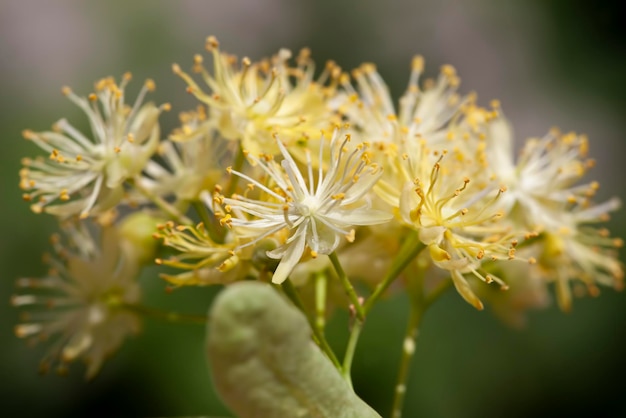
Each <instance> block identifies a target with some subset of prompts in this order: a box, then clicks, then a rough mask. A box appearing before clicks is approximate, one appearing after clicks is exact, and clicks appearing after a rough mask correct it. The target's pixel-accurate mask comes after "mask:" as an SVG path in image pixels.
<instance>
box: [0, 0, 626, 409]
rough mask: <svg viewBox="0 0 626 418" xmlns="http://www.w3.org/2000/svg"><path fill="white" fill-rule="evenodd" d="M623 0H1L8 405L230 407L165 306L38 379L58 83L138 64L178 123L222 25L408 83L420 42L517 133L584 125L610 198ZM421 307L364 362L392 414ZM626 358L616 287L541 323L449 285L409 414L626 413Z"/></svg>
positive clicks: (620, 172) (0, 342)
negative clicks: (43, 139)
mask: <svg viewBox="0 0 626 418" xmlns="http://www.w3.org/2000/svg"><path fill="white" fill-rule="evenodd" d="M620 6H621V4H620V2H618V1H604V2H602V3H601V4H596V3H594V2H589V1H585V0H570V1H566V0H562V1H543V0H529V1H517V2H502V1H497V0H443V1H435V0H433V1H427V2H425V1H409V0H405V1H385V2H383V1H372V0H360V1H353V0H350V1H343V2H337V1H331V0H323V1H312V0H311V1H300V2H295V1H289V0H265V1H256V0H232V1H230V2H217V1H211V2H210V1H201V0H179V1H161V0H149V1H148V0H135V1H123V0H108V1H106V2H85V1H80V0H51V1H41V0H38V1H37V0H0V57H1V58H0V92H1V95H0V130H1V134H2V143H3V144H4V148H3V149H2V152H0V159H1V162H2V164H0V184H1V186H0V191H2V203H1V206H0V210H1V211H2V212H1V215H2V216H1V217H0V222H1V223H2V224H1V229H0V230H1V231H2V234H1V235H0V263H1V265H0V271H1V272H2V280H1V281H0V296H1V298H2V299H3V300H4V301H5V302H4V303H0V350H2V352H1V356H0V358H1V359H2V361H0V405H1V407H2V411H3V415H4V416H46V417H56V416H59V417H114V416H133V417H146V416H185V415H215V416H228V415H229V414H228V412H227V411H226V409H225V408H224V406H223V405H221V404H220V402H219V401H218V400H217V398H216V396H215V394H214V392H213V390H212V387H211V382H210V378H209V374H208V370H207V367H206V361H205V359H204V354H203V351H204V350H203V340H204V329H203V327H202V326H197V325H178V326H174V325H170V324H161V323H156V322H153V321H150V320H148V321H147V322H146V324H145V329H144V333H143V334H142V335H141V336H140V337H138V338H135V339H132V340H130V341H129V342H128V343H127V344H126V345H125V346H124V347H123V349H122V350H121V351H120V352H118V353H117V354H116V355H115V356H114V357H113V358H112V359H111V360H110V361H109V362H108V363H107V364H105V367H104V369H103V371H102V373H101V374H100V375H99V376H98V377H97V378H96V379H95V380H94V381H92V382H90V383H85V382H84V381H83V373H84V368H83V367H82V366H81V365H75V366H73V367H72V369H71V372H70V374H69V376H67V377H64V378H62V377H58V376H55V375H49V376H44V377H40V376H38V374H37V365H38V361H39V358H40V357H41V356H42V354H43V352H44V351H45V344H44V345H40V346H37V347H34V348H30V347H26V345H25V344H24V342H23V341H19V340H18V339H17V338H15V337H14V336H13V334H12V327H13V325H14V324H15V323H16V321H17V313H16V312H15V310H14V309H12V308H10V307H9V306H8V300H9V298H10V295H11V294H12V293H13V291H14V288H13V281H14V279H15V278H17V277H21V276H38V275H41V274H42V273H43V272H44V267H43V266H42V265H41V263H40V257H41V254H42V253H43V252H44V251H45V250H47V237H48V236H49V234H50V233H51V232H53V231H54V230H55V228H56V225H55V222H54V220H53V219H52V218H50V217H47V216H37V215H34V214H32V213H30V212H29V210H28V207H27V204H25V203H24V202H22V201H21V198H20V195H21V193H20V191H19V189H18V187H17V183H18V175H17V172H18V170H19V167H20V164H19V160H20V158H21V157H23V156H27V155H35V154H36V152H37V149H36V147H34V146H32V145H31V144H28V143H26V142H25V141H23V140H22V139H21V135H20V132H21V131H22V130H23V129H24V128H30V129H33V130H42V129H46V128H48V127H49V125H50V124H51V123H52V122H54V121H55V120H57V119H59V118H60V117H68V118H70V119H71V120H76V118H80V114H79V111H78V110H77V108H75V107H74V106H73V105H71V104H70V103H69V102H68V101H67V100H65V99H64V98H63V97H62V96H61V94H60V87H61V86H63V85H70V86H72V87H73V88H74V89H75V90H76V91H77V92H80V93H86V92H88V91H90V89H91V86H92V82H93V81H94V80H95V79H96V78H99V77H101V76H105V75H115V76H119V75H121V74H122V73H123V72H125V71H127V70H130V71H132V72H133V74H134V76H135V80H136V81H135V88H136V89H138V88H139V85H140V81H139V80H143V79H144V78H147V77H151V78H154V79H155V80H156V82H157V91H156V93H155V94H153V95H152V98H153V99H154V100H156V101H157V102H158V103H162V102H165V101H169V102H171V103H172V104H173V106H174V111H173V112H170V114H167V115H165V118H164V131H165V132H169V130H171V129H172V128H173V127H174V126H175V123H176V114H177V112H178V111H181V110H186V109H188V108H191V107H193V106H194V101H193V100H192V99H191V98H190V97H189V96H188V95H187V94H186V93H185V92H184V85H183V83H182V81H180V80H179V79H177V78H176V77H175V76H173V75H172V74H171V70H170V66H171V63H172V62H178V63H180V64H181V65H182V66H183V67H189V66H190V64H191V58H192V56H193V54H194V53H196V52H202V48H203V43H204V38H205V37H206V36H207V35H209V34H214V35H216V36H218V37H219V39H220V41H221V43H222V46H223V49H224V50H227V51H229V52H232V53H235V54H238V55H240V56H243V55H249V56H250V57H252V58H258V57H261V56H265V55H268V54H271V53H273V52H275V51H276V50H277V49H278V48H281V47H287V48H290V49H292V50H298V49H299V48H300V47H303V46H309V47H311V48H312V49H313V56H314V58H316V60H317V62H319V63H320V65H321V64H322V63H323V62H324V61H325V60H327V59H334V60H335V61H337V62H338V63H339V65H341V66H342V67H343V68H346V69H350V68H353V67H355V66H357V65H358V64H360V63H361V62H363V61H372V62H375V63H376V64H377V65H378V68H379V71H380V72H381V74H382V75H383V77H384V78H385V79H386V80H387V81H388V83H389V84H390V86H391V89H392V91H393V92H394V93H395V94H396V97H397V95H399V94H400V93H401V92H402V90H403V88H404V87H405V85H406V83H407V80H408V71H409V63H410V59H411V57H412V56H413V54H415V53H420V54H423V55H424V56H425V58H426V63H427V72H428V73H429V74H431V75H434V74H436V71H437V69H438V67H439V66H440V65H441V64H444V63H451V64H453V65H455V66H456V67H457V69H458V72H459V74H460V75H461V78H462V80H463V84H462V90H463V91H465V92H468V91H471V90H476V91H477V92H478V93H479V98H480V102H481V103H482V104H486V103H488V101H489V100H490V99H492V98H498V99H500V100H501V101H502V104H503V108H504V111H505V113H506V114H507V116H508V117H509V118H510V119H511V121H512V122H513V124H514V126H515V129H516V136H517V138H518V140H521V139H524V138H526V137H527V136H534V135H537V136H539V135H543V134H544V133H545V132H546V131H547V130H548V129H549V128H550V127H551V126H553V125H558V126H560V127H562V128H563V129H564V130H570V129H572V130H576V131H579V132H585V133H587V134H588V135H589V137H590V138H591V154H592V156H594V157H595V158H596V159H597V160H598V161H599V164H598V167H597V168H596V169H595V170H594V171H593V172H592V174H591V177H593V178H594V179H598V180H600V182H601V184H602V189H601V191H600V196H599V197H600V198H606V197H609V196H611V195H615V194H617V195H619V196H620V197H621V198H622V200H624V198H625V197H626V193H625V192H624V187H623V182H624V162H623V159H624V156H625V153H624V151H625V148H624V134H623V133H624V128H626V121H625V118H624V114H625V111H626V83H625V82H624V70H625V69H626V54H624V51H625V50H626V48H625V47H626V29H625V27H624V25H623V22H624V21H625V18H626V16H624V12H623V11H622V8H621V7H620ZM131 86H132V85H131ZM131 89H132V87H131ZM625 220H626V217H625V216H624V212H623V211H622V212H620V213H618V214H617V215H616V216H614V218H613V220H612V221H611V227H612V230H613V232H614V234H615V235H620V236H622V237H624V236H626V223H625ZM141 280H143V281H144V283H145V284H146V300H147V302H148V303H150V304H154V305H161V306H171V307H176V306H183V307H184V309H185V310H186V311H188V312H204V311H205V310H206V309H207V307H208V305H209V302H210V300H211V298H212V295H213V291H212V290H211V289H184V290H180V291H177V292H174V293H173V294H172V295H167V294H166V293H165V292H164V290H163V289H164V283H162V282H161V281H160V280H159V279H158V278H157V277H156V272H155V270H152V271H148V272H146V274H145V275H144V276H143V277H142V278H141ZM406 308H407V306H406V301H405V300H404V299H403V298H402V297H396V298H393V299H390V300H387V301H385V302H384V303H382V304H381V306H380V307H379V308H378V309H376V311H375V312H374V315H373V316H372V317H371V319H369V320H368V323H367V326H366V328H365V331H364V334H363V338H362V341H361V344H360V346H359V348H358V351H357V356H356V360H355V366H354V372H355V380H356V390H357V392H358V393H359V394H361V395H362V397H363V398H364V399H365V400H366V401H367V402H369V403H370V404H371V405H373V406H374V407H375V408H376V409H377V410H379V411H380V412H381V413H383V414H385V415H386V414H387V411H388V410H389V406H390V402H391V382H393V380H394V379H395V374H396V367H397V362H398V359H399V355H400V341H401V339H402V334H403V331H404V325H405V321H406V312H407V309H406ZM345 323H346V318H345V316H344V315H338V316H337V318H336V320H335V321H334V323H333V325H332V327H331V329H330V333H331V334H332V336H331V337H332V338H335V341H336V346H337V348H338V349H341V348H342V346H343V344H345V335H346V330H345V329H344V326H345V325H344V324H345ZM625 354H626V294H625V293H616V292H614V291H612V290H605V291H604V292H603V293H602V295H601V297H600V298H599V299H593V300H592V299H583V300H577V301H576V303H575V305H574V310H573V312H572V313H571V314H568V315H565V314H562V313H560V312H559V311H558V310H557V308H556V307H554V306H552V307H551V308H549V309H548V310H545V311H541V312H534V313H531V314H530V317H529V321H528V326H527V327H526V328H525V329H522V330H512V329H509V328H507V327H505V326H504V325H502V324H501V323H500V322H499V321H498V320H497V319H495V318H494V317H493V316H492V315H490V313H489V312H476V311H474V310H473V309H472V308H471V307H470V306H469V305H467V304H466V303H464V302H463V301H462V299H461V298H460V297H459V296H458V295H456V294H453V292H450V293H449V294H447V295H446V296H445V297H444V298H443V299H442V300H441V301H439V302H438V303H437V304H436V305H435V306H434V307H433V308H432V311H430V312H429V313H428V314H427V316H426V318H425V323H424V326H423V330H422V332H421V335H420V338H419V341H418V349H417V358H416V361H415V362H414V364H413V369H412V373H411V378H410V387H409V393H408V399H407V406H406V415H405V416H406V417H417V416H420V417H502V416H507V417H527V416H533V417H553V416H593V417H622V416H626V401H624V399H623V398H622V395H623V393H624V388H625V385H624V383H623V381H624V378H623V371H624V370H626V356H625ZM5 414H6V415H5Z"/></svg>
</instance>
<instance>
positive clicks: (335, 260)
mask: <svg viewBox="0 0 626 418" xmlns="http://www.w3.org/2000/svg"><path fill="white" fill-rule="evenodd" d="M328 257H329V258H330V262H331V263H332V264H333V267H334V268H335V271H336V272H337V275H338V276H339V280H341V284H342V285H343V288H344V290H345V291H346V293H347V294H348V298H349V299H350V302H351V303H352V305H353V306H354V311H355V312H356V317H357V319H358V320H359V321H364V320H365V310H364V309H363V305H362V304H361V301H360V300H359V297H358V296H357V294H356V291H355V290H354V286H352V283H351V282H350V280H349V279H348V276H347V275H346V272H345V271H343V267H341V263H340V262H339V257H337V253H336V252H334V251H333V252H332V253H330V254H329V255H328Z"/></svg>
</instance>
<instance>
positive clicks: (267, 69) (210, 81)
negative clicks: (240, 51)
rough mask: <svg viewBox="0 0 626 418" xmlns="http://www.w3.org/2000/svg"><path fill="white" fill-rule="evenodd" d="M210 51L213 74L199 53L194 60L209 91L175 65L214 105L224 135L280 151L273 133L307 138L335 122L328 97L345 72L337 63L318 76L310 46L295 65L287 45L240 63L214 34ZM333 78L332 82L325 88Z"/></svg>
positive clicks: (253, 149) (251, 147) (198, 94)
mask: <svg viewBox="0 0 626 418" xmlns="http://www.w3.org/2000/svg"><path fill="white" fill-rule="evenodd" d="M206 49H207V50H208V51H209V52H211V53H212V55H213V73H212V74H211V73H210V72H209V71H208V70H207V69H206V68H205V67H204V65H203V59H202V56H200V55H196V56H195V58H194V71H195V72H198V73H200V74H201V75H202V78H203V79H204V81H205V82H206V84H207V85H208V88H209V91H208V92H205V91H204V89H203V88H201V87H200V86H199V85H198V84H197V83H196V82H195V81H194V80H193V78H192V77H191V76H189V75H188V74H186V73H185V72H183V71H182V70H181V69H180V67H179V66H178V65H176V64H175V65H174V67H173V69H174V72H175V73H176V74H178V75H179V76H180V77H182V78H183V79H184V80H185V81H186V82H187V84H188V85H189V88H188V91H189V92H190V93H192V94H193V95H195V96H196V97H197V98H198V99H199V100H200V101H202V102H203V103H206V104H207V105H208V106H209V108H210V109H211V113H210V117H211V118H212V119H213V120H215V122H216V124H217V127H218V129H219V131H220V133H221V134H222V135H223V136H224V137H225V138H228V139H236V140H241V141H242V143H243V148H245V149H247V150H249V151H250V152H252V153H254V154H258V153H259V152H261V151H262V150H263V151H264V152H271V153H276V152H278V148H276V145H275V141H274V140H273V138H272V135H273V134H274V133H278V134H279V135H280V136H281V138H284V139H285V140H288V141H297V140H301V139H306V138H307V137H308V136H310V135H313V134H315V133H316V132H319V130H320V129H322V128H325V127H327V126H328V125H329V123H330V121H331V120H332V117H333V113H332V109H331V105H330V102H329V100H330V99H331V98H332V97H333V95H334V91H335V89H334V84H335V83H336V78H337V77H338V75H339V73H340V69H339V68H338V67H337V66H336V65H335V64H334V63H332V62H331V63H329V64H328V65H327V66H326V68H325V70H324V71H323V73H322V74H321V75H320V76H319V77H318V78H317V79H314V78H313V74H314V71H315V66H314V64H313V61H312V60H311V58H310V51H309V50H308V49H303V50H302V51H301V52H300V54H299V55H298V57H297V58H296V65H295V66H292V65H290V64H289V62H288V61H289V59H290V58H291V52H289V51H288V50H286V49H283V50H280V51H279V52H278V54H276V55H275V56H274V57H272V58H271V59H269V60H268V59H266V60H262V61H260V62H251V61H250V59H248V58H247V57H246V58H243V59H242V60H241V65H239V64H238V60H237V58H236V57H234V56H231V55H228V54H226V53H223V52H221V51H220V49H219V43H218V41H217V39H215V38H214V37H209V38H208V39H207V43H206ZM328 80H330V85H329V86H328V87H324V85H325V84H326V82H327V81H328Z"/></svg>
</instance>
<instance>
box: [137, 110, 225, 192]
mask: <svg viewBox="0 0 626 418" xmlns="http://www.w3.org/2000/svg"><path fill="white" fill-rule="evenodd" d="M180 120H181V123H182V126H181V128H180V129H178V130H176V131H175V132H174V133H173V134H172V135H171V137H170V138H171V139H170V140H165V141H162V142H161V143H160V144H159V146H158V148H157V154H158V155H159V156H160V157H161V159H162V162H160V163H159V162H157V161H155V160H150V161H148V162H147V164H146V166H145V168H144V175H143V176H142V177H141V179H140V180H138V181H139V182H140V184H141V186H142V187H143V188H145V189H146V190H150V191H151V192H153V193H155V194H157V195H159V196H167V195H171V194H173V195H175V196H176V197H177V198H178V200H184V201H194V200H198V199H199V195H200V192H202V191H203V190H212V189H213V188H214V186H215V185H216V184H217V183H218V181H219V180H220V179H221V178H222V176H223V174H224V169H225V168H226V165H223V166H222V164H223V163H224V161H225V160H227V159H228V157H230V156H231V154H234V152H233V151H232V150H231V149H229V148H232V146H231V145H233V143H232V142H231V141H227V140H224V139H223V138H221V137H218V136H216V132H215V127H214V126H213V124H212V122H211V121H209V120H207V115H206V113H205V111H204V108H203V107H202V106H198V110H197V111H194V112H184V113H181V115H180Z"/></svg>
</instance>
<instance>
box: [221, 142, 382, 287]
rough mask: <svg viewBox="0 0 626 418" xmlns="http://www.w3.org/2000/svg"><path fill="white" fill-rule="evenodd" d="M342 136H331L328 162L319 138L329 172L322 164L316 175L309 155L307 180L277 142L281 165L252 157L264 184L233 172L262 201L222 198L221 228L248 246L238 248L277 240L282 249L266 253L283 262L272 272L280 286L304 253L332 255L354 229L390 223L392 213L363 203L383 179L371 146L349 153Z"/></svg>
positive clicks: (321, 158)
mask: <svg viewBox="0 0 626 418" xmlns="http://www.w3.org/2000/svg"><path fill="white" fill-rule="evenodd" d="M339 136H340V134H339V132H338V131H335V132H334V134H333V135H332V138H331V140H330V150H329V155H328V156H327V158H326V159H325V155H324V142H325V140H326V138H325V137H322V138H321V144H320V148H319V161H326V162H327V163H328V168H327V170H326V171H324V170H323V167H322V166H323V164H319V165H318V168H317V169H314V168H313V163H312V162H311V155H310V152H306V157H307V163H306V165H305V167H304V174H303V173H302V172H301V169H300V167H299V166H298V164H297V163H296V161H295V160H294V159H293V158H292V156H291V154H290V153H289V151H288V150H287V148H286V147H285V145H284V144H282V142H280V140H277V141H276V143H277V146H278V148H279V149H280V152H281V154H282V156H283V160H282V162H281V164H280V165H279V164H278V163H276V162H275V161H274V159H273V157H272V156H271V155H261V157H256V156H249V158H253V159H255V160H256V163H257V164H258V165H259V167H260V169H261V170H262V171H263V172H264V174H265V175H266V177H267V181H266V182H265V183H262V182H260V181H258V180H256V179H253V178H251V177H249V176H247V175H245V174H243V173H240V172H238V171H235V170H231V174H232V175H236V176H239V177H241V178H242V179H244V180H246V181H248V182H249V185H250V188H252V189H257V190H258V191H259V193H260V196H259V197H258V198H255V199H253V198H249V197H246V196H242V195H233V196H232V197H231V198H224V199H223V204H224V205H225V209H226V211H227V212H228V213H227V214H226V215H225V217H224V218H223V219H222V222H223V223H225V224H226V225H228V226H230V227H232V228H233V230H234V232H235V234H236V235H238V236H239V238H240V239H241V240H247V241H248V242H246V243H245V244H242V245H240V247H239V248H242V247H245V246H250V245H254V244H256V243H258V242H259V241H260V240H262V239H264V238H266V237H276V238H277V239H278V240H279V242H280V243H281V245H280V246H279V247H278V248H276V249H275V250H272V251H269V252H268V253H267V255H268V256H269V257H271V258H274V259H280V260H281V261H280V263H279V264H278V267H277V268H276V271H275V272H274V276H273V279H272V281H273V282H274V283H282V282H283V281H284V280H285V279H286V278H287V277H288V276H289V274H290V273H291V271H292V270H293V268H294V266H295V265H296V264H297V263H298V261H299V260H300V258H301V257H302V255H303V254H304V252H305V247H308V248H309V249H310V255H311V256H312V257H316V256H317V255H318V254H330V253H332V252H333V251H334V250H335V249H336V248H337V246H338V245H339V242H340V239H341V237H345V238H346V239H348V240H349V241H351V240H353V239H354V229H353V227H354V226H359V225H375V224H380V223H384V222H387V221H389V220H390V219H391V218H392V215H391V214H390V213H386V212H382V211H378V210H374V209H372V208H371V207H370V206H369V205H368V204H367V203H366V202H365V201H364V197H365V195H366V194H367V193H368V192H369V191H370V189H371V188H372V186H373V185H374V184H375V183H376V181H377V180H378V178H379V177H380V175H381V170H380V168H379V167H378V166H377V165H376V164H374V163H372V162H371V161H370V159H369V154H368V152H367V146H366V145H364V144H360V145H358V146H356V147H354V148H352V150H350V149H348V147H347V144H348V141H349V140H350V136H349V135H346V137H345V139H344V140H343V141H342V140H340V139H339ZM307 151H308V150H307ZM315 172H317V173H315ZM285 233H286V234H285Z"/></svg>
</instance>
